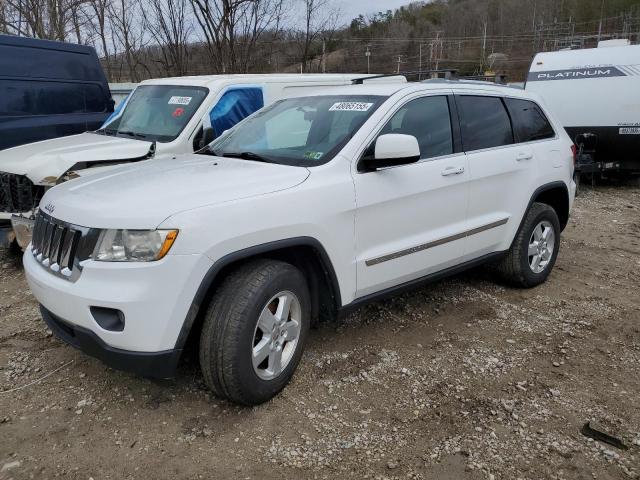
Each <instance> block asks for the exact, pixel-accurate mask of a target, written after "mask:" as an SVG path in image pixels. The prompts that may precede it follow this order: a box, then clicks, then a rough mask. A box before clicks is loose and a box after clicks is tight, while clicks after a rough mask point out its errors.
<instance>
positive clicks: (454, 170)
mask: <svg viewBox="0 0 640 480" xmlns="http://www.w3.org/2000/svg"><path fill="white" fill-rule="evenodd" d="M440 173H441V174H442V176H443V177H448V176H449V175H460V174H461V173H464V167H447V168H445V169H444V170H442V172H440Z"/></svg>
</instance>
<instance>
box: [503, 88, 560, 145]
mask: <svg viewBox="0 0 640 480" xmlns="http://www.w3.org/2000/svg"><path fill="white" fill-rule="evenodd" d="M505 103H506V104H507V108H508V109H509V113H510V114H511V120H512V121H513V130H514V133H515V134H516V139H517V140H518V141H519V142H532V141H534V140H543V139H545V138H553V137H555V135H556V134H555V132H554V131H553V127H552V126H551V124H550V123H549V120H547V117H546V116H545V114H544V113H543V112H542V110H541V109H540V107H539V106H538V105H536V104H535V103H533V102H531V101H529V100H520V99H516V98H505Z"/></svg>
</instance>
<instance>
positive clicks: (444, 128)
mask: <svg viewBox="0 0 640 480" xmlns="http://www.w3.org/2000/svg"><path fill="white" fill-rule="evenodd" d="M387 133H401V134H405V135H413V136H414V137H416V138H417V139H418V145H419V146H420V158H423V159H424V158H433V157H439V156H442V155H449V154H451V153H453V138H452V133H451V117H450V115H449V103H448V101H447V97H445V96H436V97H423V98H418V99H416V100H412V101H411V102H409V103H407V104H406V105H404V106H403V107H402V108H401V109H400V110H398V112H396V114H395V115H394V116H393V117H392V118H391V120H389V122H388V123H387V124H386V125H385V126H384V128H383V129H382V132H380V135H384V134H387Z"/></svg>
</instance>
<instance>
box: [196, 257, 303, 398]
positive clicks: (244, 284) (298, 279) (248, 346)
mask: <svg viewBox="0 0 640 480" xmlns="http://www.w3.org/2000/svg"><path fill="white" fill-rule="evenodd" d="M283 291H287V292H291V293H293V294H294V295H295V297H297V300H298V303H299V307H300V329H299V334H298V341H297V344H296V345H295V350H293V354H292V356H291V357H290V360H289V361H288V363H287V364H286V366H285V368H284V369H282V371H281V373H280V374H279V375H278V376H276V377H275V378H273V379H270V380H265V379H263V378H260V377H259V376H258V373H257V372H256V371H255V370H254V366H253V360H252V353H251V352H252V349H253V347H254V337H255V335H256V326H257V324H258V318H259V317H260V314H261V313H262V311H263V309H265V308H267V304H268V302H269V301H270V299H273V297H274V296H275V295H276V294H278V293H280V292H283ZM274 301H276V300H274ZM272 303H273V302H271V303H270V304H269V305H271V304H272ZM310 317H311V301H310V296H309V289H308V287H307V282H306V279H305V278H304V275H303V274H302V273H301V272H300V271H299V270H298V269H297V268H295V267H294V266H292V265H290V264H288V263H285V262H281V261H277V260H268V259H260V260H255V261H251V262H249V263H247V264H244V265H242V266H240V267H239V268H238V269H236V270H234V271H232V272H231V273H230V274H229V275H228V277H227V278H226V279H225V280H224V281H223V283H222V284H221V285H220V287H219V288H218V289H217V291H216V293H215V294H214V296H213V298H212V300H211V303H210V304H209V306H208V309H207V312H206V316H205V319H204V324H203V326H202V332H201V335H200V367H201V369H202V374H203V376H204V380H205V382H206V384H207V385H208V386H209V387H210V388H211V390H213V392H214V393H215V394H216V395H217V396H219V397H221V398H226V399H228V400H231V401H233V402H236V403H240V404H243V405H257V404H260V403H263V402H265V401H267V400H269V399H270V398H272V397H273V396H275V395H276V394H277V393H278V392H280V391H281V390H282V389H283V388H284V387H285V386H286V385H287V383H289V380H290V379H291V377H292V376H293V373H294V371H295V370H296V367H297V366H298V363H299V362H300V358H301V357H302V352H303V349H304V344H305V341H306V337H307V334H308V331H309V324H310Z"/></svg>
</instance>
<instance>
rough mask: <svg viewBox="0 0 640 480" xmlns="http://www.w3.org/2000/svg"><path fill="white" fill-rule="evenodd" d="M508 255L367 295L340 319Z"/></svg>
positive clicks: (485, 257) (480, 259)
mask: <svg viewBox="0 0 640 480" xmlns="http://www.w3.org/2000/svg"><path fill="white" fill-rule="evenodd" d="M506 253H507V252H506V251H504V252H494V253H490V254H488V255H483V256H482V257H478V258H475V259H473V260H470V261H468V262H465V263H461V264H460V265H455V266H453V267H449V268H445V269H444V270H440V271H438V272H434V273H430V274H429V275H425V276H424V277H420V278H416V279H415V280H410V281H408V282H405V283H401V284H400V285H396V286H394V287H389V288H386V289H384V290H381V291H379V292H375V293H371V294H369V295H365V296H364V297H360V298H356V299H355V300H354V301H353V302H351V303H349V304H347V305H344V306H343V307H342V308H341V309H340V310H339V311H338V318H342V317H345V316H347V315H349V314H350V313H352V312H354V311H355V310H357V309H358V308H360V307H362V306H364V305H366V304H368V303H372V302H377V301H380V300H384V299H387V298H389V297H393V296H396V295H399V294H401V293H405V292H408V291H412V290H416V289H417V288H420V287H422V286H424V285H427V284H429V283H433V282H437V281H438V280H442V279H444V278H447V277H450V276H452V275H456V274H458V273H461V272H464V271H466V270H469V269H471V268H474V267H478V266H480V265H483V264H485V263H489V262H492V261H495V260H499V259H500V258H502V257H503V256H504V255H505V254H506Z"/></svg>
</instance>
